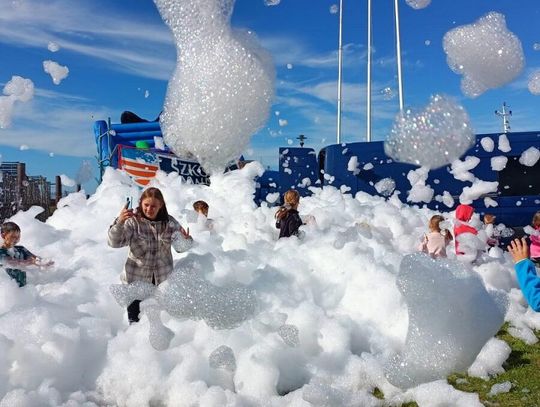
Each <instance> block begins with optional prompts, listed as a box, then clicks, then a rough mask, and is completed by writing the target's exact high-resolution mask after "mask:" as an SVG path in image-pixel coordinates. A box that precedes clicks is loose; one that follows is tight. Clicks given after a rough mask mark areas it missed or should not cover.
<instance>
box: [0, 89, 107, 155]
mask: <svg viewBox="0 0 540 407" xmlns="http://www.w3.org/2000/svg"><path fill="white" fill-rule="evenodd" d="M52 93H55V95H56V96H55V97H56V99H55V100H52V99H50V96H51V94H52ZM43 94H45V95H47V96H40V95H43ZM75 100H76V99H74V98H73V97H71V96H70V95H67V96H66V97H65V98H63V97H62V94H61V93H59V92H43V91H42V90H39V89H37V90H36V96H35V97H34V99H33V100H32V101H31V102H29V103H26V104H24V105H20V107H19V108H18V109H17V110H16V112H15V114H14V116H13V123H12V127H11V128H8V129H2V130H0V145H5V146H11V147H15V148H19V147H20V146H21V145H24V146H25V147H27V148H30V149H32V150H42V151H45V152H54V153H56V154H62V155H67V156H77V157H88V156H93V155H95V153H96V144H95V141H94V136H93V133H92V122H93V121H94V120H95V119H94V117H107V116H108V115H110V109H106V108H104V107H100V108H95V107H89V106H88V105H87V104H85V103H84V102H79V101H75Z"/></svg>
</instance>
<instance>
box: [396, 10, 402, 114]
mask: <svg viewBox="0 0 540 407" xmlns="http://www.w3.org/2000/svg"><path fill="white" fill-rule="evenodd" d="M394 12H395V15H396V58H397V69H398V93H399V110H400V111H403V79H402V76H401V39H400V32H399V5H398V0H394Z"/></svg>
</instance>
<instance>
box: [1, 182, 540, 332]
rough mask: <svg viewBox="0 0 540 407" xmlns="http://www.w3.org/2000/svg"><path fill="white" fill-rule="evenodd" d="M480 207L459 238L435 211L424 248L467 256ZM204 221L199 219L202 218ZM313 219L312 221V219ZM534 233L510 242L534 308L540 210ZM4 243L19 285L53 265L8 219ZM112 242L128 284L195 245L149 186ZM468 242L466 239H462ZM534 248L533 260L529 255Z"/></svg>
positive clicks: (491, 226)
mask: <svg viewBox="0 0 540 407" xmlns="http://www.w3.org/2000/svg"><path fill="white" fill-rule="evenodd" d="M299 204H300V194H299V193H298V191H296V190H292V189H291V190H289V191H287V192H286V193H285V194H284V195H283V206H281V207H280V208H279V209H278V210H277V212H276V213H275V219H276V228H277V229H279V239H281V238H288V237H291V236H296V237H301V231H300V227H301V226H302V225H303V224H305V223H304V222H303V221H302V218H301V217H300V214H299V212H298V206H299ZM193 210H194V211H195V212H196V213H197V214H198V216H199V218H200V219H203V220H204V223H205V226H206V227H207V228H208V229H209V230H212V227H213V221H212V220H211V219H209V218H208V212H209V206H208V204H207V203H206V202H205V201H202V200H199V201H196V202H195V203H193ZM473 214H474V209H473V207H472V206H470V205H458V207H457V208H456V211H455V219H454V222H453V223H454V227H453V236H452V233H450V230H449V225H450V222H448V221H447V220H446V219H445V218H444V217H443V216H441V215H434V216H432V217H431V218H430V220H429V225H428V229H429V230H428V232H427V233H425V234H424V235H423V237H422V240H421V243H420V245H419V250H420V251H422V252H424V253H426V254H427V255H429V256H431V257H432V258H435V259H436V258H445V257H447V247H448V245H449V244H450V242H451V241H452V240H453V241H454V244H455V253H456V256H461V255H463V254H464V249H463V248H462V247H460V240H461V238H460V236H462V235H465V234H467V233H468V234H471V235H474V236H477V235H478V234H479V231H478V230H477V228H475V227H474V226H473V225H471V223H470V221H471V218H472V216H473ZM200 219H199V220H200ZM308 223H309V222H308ZM483 223H484V230H485V235H486V239H487V240H486V245H487V247H488V248H489V247H495V246H498V245H499V241H498V235H497V230H496V229H495V216H494V215H491V214H485V215H484V217H483ZM532 228H533V233H530V249H529V246H528V245H527V242H526V240H525V239H524V238H523V239H522V240H519V239H515V240H514V241H512V243H511V244H510V245H509V246H508V250H509V252H510V253H511V254H512V256H513V258H514V261H515V263H516V266H515V268H516V274H517V276H518V282H519V284H520V287H521V288H522V290H523V293H524V295H525V297H526V298H527V300H528V301H529V304H531V307H532V308H533V309H535V310H538V308H539V307H540V278H538V277H537V276H536V270H535V264H536V266H540V211H539V212H537V213H536V214H535V215H534V217H533V219H532ZM1 237H2V246H1V247H0V266H3V267H4V269H5V271H6V273H7V274H8V275H9V276H10V277H11V278H12V279H14V280H15V281H16V282H17V284H18V285H19V287H23V286H24V285H26V269H28V266H31V265H37V266H40V267H43V266H50V265H52V264H53V262H45V261H43V260H42V259H41V258H39V257H38V256H35V255H34V254H32V253H31V252H30V251H28V250H27V249H26V248H25V247H24V246H19V245H17V243H18V242H19V240H20V237H21V230H20V228H19V226H18V225H17V224H15V223H14V222H5V223H4V224H2V226H1ZM108 243H109V245H110V246H111V247H113V248H119V247H125V246H127V247H129V253H128V257H127V260H126V262H125V265H124V270H123V273H122V280H123V281H124V282H125V283H132V282H134V281H145V282H148V283H151V284H154V285H159V284H160V283H162V282H163V281H165V280H166V279H167V277H168V275H169V274H170V273H171V272H172V270H173V259H172V253H171V248H174V249H175V250H176V251H178V252H181V251H185V250H188V249H189V248H190V247H191V246H192V243H193V239H192V237H191V236H190V234H189V228H187V229H184V228H183V227H182V226H181V225H180V223H179V222H178V221H177V220H176V219H175V218H174V217H172V216H171V215H169V213H168V212H167V206H166V204H165V200H164V198H163V195H162V193H161V191H160V190H159V189H158V188H147V189H146V190H145V191H143V193H142V195H141V197H140V199H139V203H138V206H137V208H136V209H131V208H130V203H128V204H126V205H125V206H124V207H123V208H122V209H121V211H120V213H119V214H118V217H117V218H116V219H115V221H114V222H113V224H112V225H111V226H110V228H109V231H108ZM462 244H463V243H462ZM529 252H530V259H529ZM139 304H140V301H134V302H133V303H131V304H130V305H129V306H128V309H127V311H128V319H129V321H130V323H132V322H137V321H138V320H139V312H140V306H139Z"/></svg>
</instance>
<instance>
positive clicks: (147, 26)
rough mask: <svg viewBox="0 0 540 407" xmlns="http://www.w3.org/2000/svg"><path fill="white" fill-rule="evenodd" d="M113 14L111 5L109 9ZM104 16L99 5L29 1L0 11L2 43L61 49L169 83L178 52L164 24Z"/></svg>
mask: <svg viewBox="0 0 540 407" xmlns="http://www.w3.org/2000/svg"><path fill="white" fill-rule="evenodd" d="M108 7H110V8H111V9H112V8H113V7H114V4H111V5H110V6H108ZM117 12H118V13H119V12H121V13H122V17H123V18H117V17H115V16H116V15H117V14H116V13H114V12H113V10H109V11H108V12H107V13H106V12H104V10H103V9H102V8H100V7H99V4H98V3H97V2H95V3H94V2H73V1H68V0H52V1H51V0H33V1H25V2H21V3H17V6H10V5H8V6H4V7H2V13H0V42H3V43H6V44H9V45H10V46H17V45H19V46H25V47H36V48H46V47H47V44H48V43H49V42H51V41H52V42H56V43H61V44H62V49H63V50H64V51H65V50H69V51H72V52H75V53H79V54H82V55H85V56H88V57H91V58H94V59H95V58H98V59H101V60H105V61H107V62H109V63H110V65H109V66H112V67H114V68H116V69H117V70H120V71H122V72H129V73H133V74H136V75H140V76H143V77H149V78H157V79H164V80H166V79H168V78H169V76H170V73H171V71H172V69H173V67H174V62H175V57H176V52H175V48H174V45H173V40H172V36H171V34H170V32H169V30H168V28H167V27H166V26H165V24H156V23H154V22H151V21H148V20H143V19H141V18H140V17H139V16H135V15H129V16H127V15H126V13H129V11H126V10H117ZM128 17H129V18H128Z"/></svg>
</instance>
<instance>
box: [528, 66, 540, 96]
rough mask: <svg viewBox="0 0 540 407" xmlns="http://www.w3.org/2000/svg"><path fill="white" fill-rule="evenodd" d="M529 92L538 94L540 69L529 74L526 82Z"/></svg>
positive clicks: (539, 91)
mask: <svg viewBox="0 0 540 407" xmlns="http://www.w3.org/2000/svg"><path fill="white" fill-rule="evenodd" d="M527 87H528V88H529V92H531V93H532V94H533V95H540V70H538V71H534V72H533V73H532V74H531V76H529V83H528V84H527Z"/></svg>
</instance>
